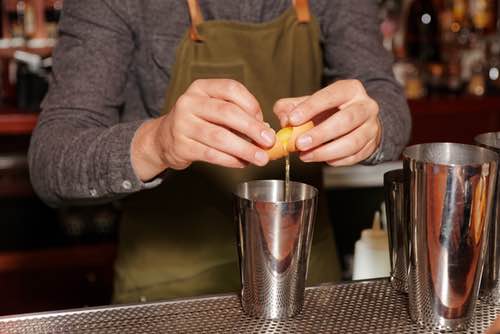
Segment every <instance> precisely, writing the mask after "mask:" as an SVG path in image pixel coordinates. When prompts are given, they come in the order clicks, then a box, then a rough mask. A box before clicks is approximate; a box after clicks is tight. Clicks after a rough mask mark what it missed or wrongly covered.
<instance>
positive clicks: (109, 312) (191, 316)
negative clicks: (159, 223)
mask: <svg viewBox="0 0 500 334" xmlns="http://www.w3.org/2000/svg"><path fill="white" fill-rule="evenodd" d="M406 305H407V297H406V296H405V295H403V294H399V293H397V292H396V291H394V290H393V289H392V288H391V287H390V284H389V282H388V280H386V279H382V280H372V281H365V282H356V283H342V284H337V285H323V286H319V287H312V288H308V289H307V290H306V299H305V306H304V310H303V312H302V313H301V314H300V315H299V316H297V317H296V318H294V319H290V320H284V321H270V320H260V319H253V318H250V317H247V316H246V315H245V314H243V313H242V311H241V308H240V304H239V299H238V297H237V295H234V294H231V295H218V296H212V297H200V298H192V299H180V300H173V301H166V302H155V303H144V304H138V305H127V306H111V307H99V308H88V309H82V310H70V311H63V312H48V313H38V314H28V315H20V316H9V317H1V318H0V333H2V334H10V333H16V334H17V333H19V334H21V333H30V334H37V333H94V334H97V333H120V334H125V333H316V334H321V333H391V334H392V333H408V334H409V333H412V334H413V333H434V332H433V331H430V330H425V329H422V328H420V327H418V326H416V325H414V324H413V323H412V322H411V321H410V319H409V316H408V313H407V307H406ZM498 314H500V306H496V307H493V306H487V305H484V304H481V302H479V304H478V306H477V309H476V316H475V318H474V320H473V324H472V326H471V327H470V329H469V330H468V331H466V332H461V333H478V334H479V333H484V332H485V331H486V329H487V328H488V327H489V326H490V325H491V324H492V323H493V321H494V320H495V318H496V317H497V315H498ZM436 333H443V332H436ZM455 333H457V332H455Z"/></svg>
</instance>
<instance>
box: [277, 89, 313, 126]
mask: <svg viewBox="0 0 500 334" xmlns="http://www.w3.org/2000/svg"><path fill="white" fill-rule="evenodd" d="M308 97H309V96H301V97H290V98H286V99H280V100H278V101H276V103H275V104H274V106H273V112H274V114H275V115H276V116H277V117H278V119H279V120H280V124H281V127H285V126H287V125H288V124H289V121H288V115H289V114H290V113H291V112H292V111H293V110H294V109H295V108H296V107H297V106H298V105H299V104H300V103H302V102H304V101H305V100H306V99H307V98H308Z"/></svg>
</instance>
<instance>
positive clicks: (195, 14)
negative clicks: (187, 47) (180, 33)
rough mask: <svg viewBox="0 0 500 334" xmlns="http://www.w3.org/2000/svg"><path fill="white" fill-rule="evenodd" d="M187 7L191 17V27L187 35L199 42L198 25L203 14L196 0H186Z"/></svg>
mask: <svg viewBox="0 0 500 334" xmlns="http://www.w3.org/2000/svg"><path fill="white" fill-rule="evenodd" d="M187 4H188V7H189V16H190V18H191V28H190V29H189V36H190V37H191V39H192V40H193V41H195V42H201V41H202V40H203V38H201V36H200V34H198V28H197V27H198V25H200V24H201V23H202V22H203V14H202V13H201V9H200V5H199V4H198V0H187Z"/></svg>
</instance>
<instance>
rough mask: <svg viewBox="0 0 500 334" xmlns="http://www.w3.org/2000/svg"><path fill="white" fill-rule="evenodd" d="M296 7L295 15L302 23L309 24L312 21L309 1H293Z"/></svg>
mask: <svg viewBox="0 0 500 334" xmlns="http://www.w3.org/2000/svg"><path fill="white" fill-rule="evenodd" d="M293 5H294V6H295V13H296V14H297V19H298V21H299V22H300V23H307V22H309V21H311V12H310V11H309V1H308V0H293Z"/></svg>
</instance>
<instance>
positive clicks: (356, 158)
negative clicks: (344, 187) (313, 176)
mask: <svg viewBox="0 0 500 334" xmlns="http://www.w3.org/2000/svg"><path fill="white" fill-rule="evenodd" d="M376 148H377V145H376V143H375V140H370V141H369V142H368V143H367V144H366V145H365V147H363V148H362V149H361V151H359V152H358V153H356V154H354V155H351V156H349V157H346V158H342V159H339V160H332V161H328V164H329V165H330V166H334V167H340V166H352V165H354V164H357V163H358V162H361V161H363V160H366V159H368V157H370V156H371V155H372V154H373V152H375V150H376Z"/></svg>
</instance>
